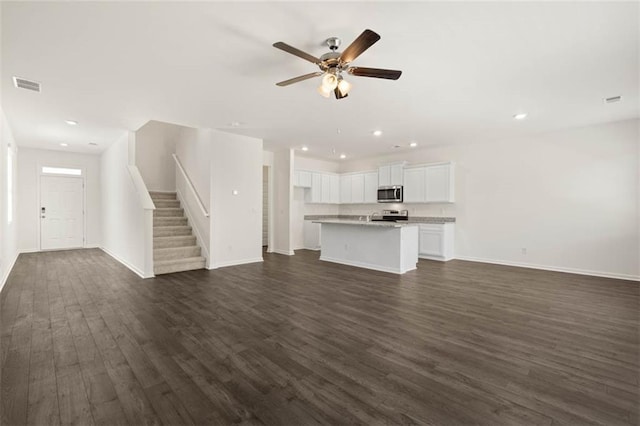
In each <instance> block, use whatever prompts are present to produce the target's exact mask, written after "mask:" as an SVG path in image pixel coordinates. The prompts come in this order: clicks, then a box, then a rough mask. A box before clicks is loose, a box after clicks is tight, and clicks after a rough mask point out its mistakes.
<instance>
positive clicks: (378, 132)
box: [373, 130, 382, 136]
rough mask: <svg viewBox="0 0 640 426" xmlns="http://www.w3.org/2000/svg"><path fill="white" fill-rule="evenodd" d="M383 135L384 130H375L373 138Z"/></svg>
mask: <svg viewBox="0 0 640 426" xmlns="http://www.w3.org/2000/svg"><path fill="white" fill-rule="evenodd" d="M381 135H382V130H374V131H373V136H381Z"/></svg>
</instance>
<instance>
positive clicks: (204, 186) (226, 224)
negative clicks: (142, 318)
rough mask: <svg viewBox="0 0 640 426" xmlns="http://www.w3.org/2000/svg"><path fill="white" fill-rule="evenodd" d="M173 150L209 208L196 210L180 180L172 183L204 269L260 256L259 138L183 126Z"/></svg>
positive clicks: (246, 260)
mask: <svg viewBox="0 0 640 426" xmlns="http://www.w3.org/2000/svg"><path fill="white" fill-rule="evenodd" d="M176 153H177V156H178V158H179V159H180V162H181V164H182V166H183V167H184V169H185V171H186V173H187V175H188V176H189V179H190V180H191V182H192V183H193V186H194V187H195V189H196V192H197V193H198V195H199V197H200V199H201V200H202V202H203V204H204V205H205V208H206V209H207V211H208V213H209V218H206V217H205V216H204V215H202V214H201V213H200V210H199V207H198V205H197V202H196V200H195V197H193V196H192V195H191V193H190V192H189V191H188V188H187V187H186V183H185V185H183V184H180V183H179V184H178V190H179V191H180V193H181V194H182V196H183V201H185V203H184V204H186V206H185V207H186V209H188V211H189V212H190V215H189V218H190V222H191V225H192V226H193V228H194V230H196V231H197V233H198V235H199V237H198V240H199V242H200V243H201V244H202V245H203V246H204V247H203V248H204V250H205V251H206V252H207V253H206V254H207V255H208V256H209V259H208V263H209V265H208V266H209V268H218V267H222V266H228V265H236V264H242V263H248V262H258V261H261V260H262V166H263V162H264V159H265V156H264V155H265V154H264V152H263V149H262V140H261V139H255V138H250V137H246V136H240V135H235V134H231V133H225V132H220V131H217V130H210V129H192V128H183V129H181V131H180V134H179V137H178V142H177V144H176ZM177 181H178V182H180V178H179V177H178V180H177ZM234 190H236V191H237V192H238V194H237V195H233V193H232V191H234Z"/></svg>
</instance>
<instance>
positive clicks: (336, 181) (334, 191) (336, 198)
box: [329, 175, 340, 204]
mask: <svg viewBox="0 0 640 426" xmlns="http://www.w3.org/2000/svg"><path fill="white" fill-rule="evenodd" d="M329 202H330V203H331V204H340V176H339V175H331V197H330V200H329Z"/></svg>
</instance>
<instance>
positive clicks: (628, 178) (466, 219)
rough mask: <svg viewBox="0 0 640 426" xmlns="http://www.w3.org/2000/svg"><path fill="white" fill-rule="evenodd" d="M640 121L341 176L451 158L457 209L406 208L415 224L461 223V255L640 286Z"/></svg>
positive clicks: (420, 157)
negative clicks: (434, 220)
mask: <svg viewBox="0 0 640 426" xmlns="http://www.w3.org/2000/svg"><path fill="white" fill-rule="evenodd" d="M639 123H640V122H639V121H638V120H629V121H623V122H618V123H611V124H605V125H598V126H590V127H583V128H576V129H570V130H564V131H558V132H553V133H546V134H540V135H537V136H533V137H528V138H522V139H518V140H502V141H496V142H493V143H478V144H474V143H473V142H470V143H468V144H465V145H456V146H442V147H433V148H426V149H422V150H417V151H405V152H404V153H398V154H394V155H389V156H386V157H378V158H370V159H366V160H361V161H351V162H348V163H345V164H344V165H343V167H342V171H343V172H348V171H358V170H368V169H372V168H375V167H376V166H377V165H379V164H381V163H385V162H390V161H398V160H407V161H408V162H409V163H410V164H420V163H427V162H438V161H449V160H452V161H454V162H455V163H456V177H455V179H456V194H455V196H456V202H455V204H432V205H427V204H423V205H415V204H405V205H404V207H405V208H408V209H409V210H410V214H411V215H414V216H455V217H456V249H455V251H456V257H458V258H463V259H474V260H483V261H488V262H500V263H507V264H517V265H530V266H533V267H541V268H547V269H557V270H565V271H573V272H580V273H588V274H594V275H607V276H615V277H621V278H631V279H634V278H635V279H638V276H639V275H640V267H639V263H640V249H639V247H638V246H639V241H640V235H639V231H638V227H639V223H638V220H639V219H638V218H639V204H638V196H639V182H638V175H639V167H638V152H639V150H640V135H639V130H638V127H639ZM398 207H402V206H398ZM376 209H377V210H380V209H381V205H380V204H374V205H356V206H341V209H340V211H341V213H342V214H366V213H367V212H370V211H372V210H376ZM523 248H526V254H523V253H522V249H523Z"/></svg>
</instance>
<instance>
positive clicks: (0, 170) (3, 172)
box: [0, 107, 18, 290]
mask: <svg viewBox="0 0 640 426" xmlns="http://www.w3.org/2000/svg"><path fill="white" fill-rule="evenodd" d="M17 157H18V152H17V147H16V143H15V140H14V139H13V134H12V132H11V128H10V127H9V123H8V122H7V119H6V117H5V115H4V112H3V111H2V108H1V107H0V290H1V289H2V287H4V284H5V283H6V282H7V278H8V277H9V273H10V272H11V269H12V268H13V265H14V263H15V261H16V259H17V257H18V242H17V236H16V230H17V223H18V217H17V215H16V213H17V209H16V205H17V193H18V186H17V179H18V173H17V169H18V162H17Z"/></svg>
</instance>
